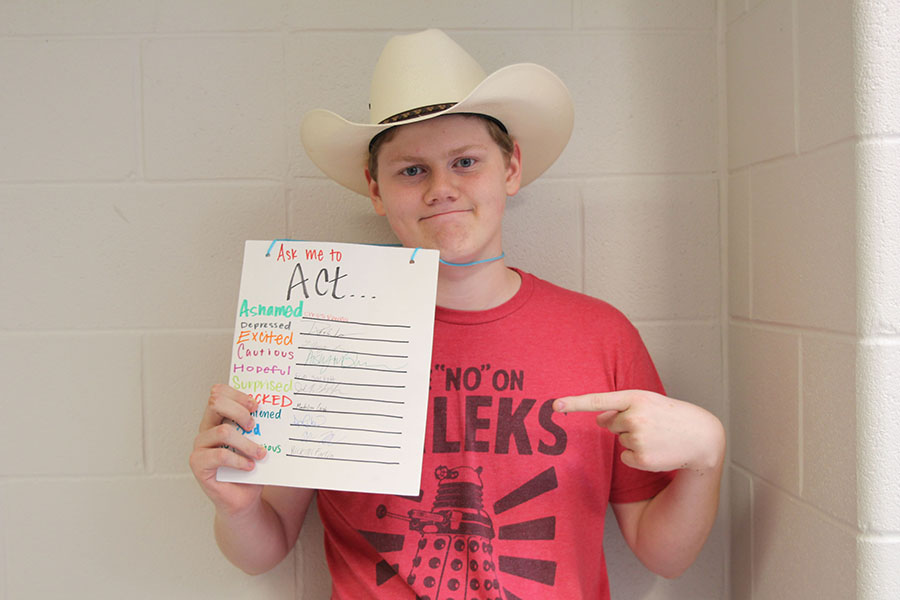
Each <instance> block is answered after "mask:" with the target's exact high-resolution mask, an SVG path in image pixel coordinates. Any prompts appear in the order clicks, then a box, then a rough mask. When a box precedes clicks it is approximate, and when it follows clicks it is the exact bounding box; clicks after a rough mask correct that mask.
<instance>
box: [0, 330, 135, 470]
mask: <svg viewBox="0 0 900 600" xmlns="http://www.w3.org/2000/svg"><path fill="white" fill-rule="evenodd" d="M0 357H2V359H0V377H2V378H3V380H4V381H5V382H6V389H5V391H4V396H5V398H7V401H6V402H5V403H4V412H5V414H6V419H7V421H8V423H10V424H15V426H11V427H7V428H6V429H5V431H4V434H3V435H2V436H0V457H2V458H0V474H2V475H4V476H24V475H30V476H35V475H115V474H127V473H138V472H141V471H142V470H143V467H144V458H143V431H142V428H143V416H142V414H141V387H140V385H141V368H140V338H139V337H138V336H136V335H133V334H103V333H90V334H87V333H86V334H65V333H60V334H41V333H23V334H10V333H5V334H2V335H0Z"/></svg>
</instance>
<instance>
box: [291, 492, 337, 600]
mask: <svg viewBox="0 0 900 600" xmlns="http://www.w3.org/2000/svg"><path fill="white" fill-rule="evenodd" d="M324 535H325V533H324V529H323V527H322V520H321V519H320V518H319V511H318V504H317V500H315V499H314V500H313V502H312V504H311V505H310V507H309V510H308V511H307V512H306V518H305V519H304V520H303V529H302V530H301V531H300V537H299V538H298V539H297V545H296V546H295V547H294V557H295V560H296V565H295V567H294V569H295V571H296V574H297V597H298V598H301V599H303V600H315V599H316V598H328V597H330V595H331V573H330V572H329V571H328V563H327V562H326V560H325V545H324V544H323V539H324Z"/></svg>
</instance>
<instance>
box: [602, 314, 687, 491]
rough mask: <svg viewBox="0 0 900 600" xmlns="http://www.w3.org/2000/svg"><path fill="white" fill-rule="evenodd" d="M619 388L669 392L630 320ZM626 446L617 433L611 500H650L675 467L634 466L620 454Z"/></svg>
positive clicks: (621, 351)
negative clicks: (656, 469)
mask: <svg viewBox="0 0 900 600" xmlns="http://www.w3.org/2000/svg"><path fill="white" fill-rule="evenodd" d="M616 362H617V369H616V389H617V390H648V391H651V392H657V393H660V394H665V389H664V388H663V385H662V382H661V381H660V378H659V374H658V373H657V371H656V367H655V366H654V364H653V360H652V359H651V358H650V353H649V352H648V351H647V348H646V346H645V345H644V342H643V340H641V337H640V334H639V333H638V332H637V329H635V328H634V326H633V325H631V324H630V323H629V324H628V325H627V326H626V327H625V334H624V335H622V339H621V346H620V348H619V355H618V358H617V361H616ZM624 449H625V448H624V447H623V446H622V445H621V444H620V443H619V439H618V437H616V445H615V453H616V460H615V462H614V463H613V474H612V483H611V488H610V496H609V501H610V502H612V503H614V504H621V503H626V502H638V501H641V500H648V499H650V498H652V497H653V496H655V495H656V494H658V493H659V492H661V491H662V490H663V489H664V488H665V487H666V486H667V485H669V482H670V481H672V478H673V477H674V476H675V472H674V471H663V472H651V471H641V470H639V469H633V468H631V467H629V466H628V465H626V464H625V463H623V462H622V459H621V458H620V457H621V455H622V451H623V450H624Z"/></svg>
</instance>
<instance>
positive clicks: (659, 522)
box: [632, 464, 722, 577]
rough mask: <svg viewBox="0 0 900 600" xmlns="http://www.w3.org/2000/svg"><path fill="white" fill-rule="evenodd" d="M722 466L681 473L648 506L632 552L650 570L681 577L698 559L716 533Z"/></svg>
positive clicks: (636, 532)
mask: <svg viewBox="0 0 900 600" xmlns="http://www.w3.org/2000/svg"><path fill="white" fill-rule="evenodd" d="M721 476H722V465H721V464H720V465H717V466H715V467H713V468H711V469H708V470H700V471H695V470H687V469H686V470H681V471H678V472H677V473H676V475H675V478H674V479H673V480H672V482H671V483H670V484H669V485H668V486H666V488H665V489H664V490H662V491H661V492H660V493H659V494H658V495H657V496H655V497H654V498H653V499H652V500H650V501H649V502H648V503H647V505H646V506H645V508H644V510H643V512H642V514H641V516H640V519H639V520H638V521H637V529H636V531H635V532H634V542H633V546H632V550H633V551H634V553H635V555H637V557H638V558H639V559H640V560H641V562H643V563H644V564H645V565H646V566H647V568H648V569H650V570H651V571H653V572H654V573H657V574H658V575H662V576H664V577H678V576H679V575H681V574H682V573H683V572H684V571H685V570H686V569H687V568H688V567H689V566H690V565H691V564H692V563H693V562H694V560H695V559H696V558H697V555H698V554H699V553H700V550H701V548H703V544H704V543H705V542H706V538H707V537H708V536H709V532H710V531H711V530H712V527H713V524H714V523H715V519H716V512H717V510H718V505H719V487H720V482H721Z"/></svg>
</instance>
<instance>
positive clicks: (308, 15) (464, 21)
mask: <svg viewBox="0 0 900 600" xmlns="http://www.w3.org/2000/svg"><path fill="white" fill-rule="evenodd" d="M287 23H288V25H289V26H290V27H291V28H294V29H316V30H321V29H337V30H347V29H351V30H353V29H362V30H373V29H387V30H401V31H402V30H410V31H411V32H412V31H417V30H420V29H427V28H429V27H439V28H441V29H445V30H454V29H491V30H496V29H561V28H569V27H571V26H572V9H571V6H570V5H569V3H566V4H560V3H559V2H555V1H554V0H521V1H519V0H499V1H496V2H490V3H484V2H478V0H460V1H459V2H453V3H447V2H416V1H415V0H400V1H397V0H395V1H393V2H367V1H366V0H349V1H344V2H329V1H328V0H312V1H310V0H289V1H288V16H287ZM375 56H377V54H376V55H375Z"/></svg>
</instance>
